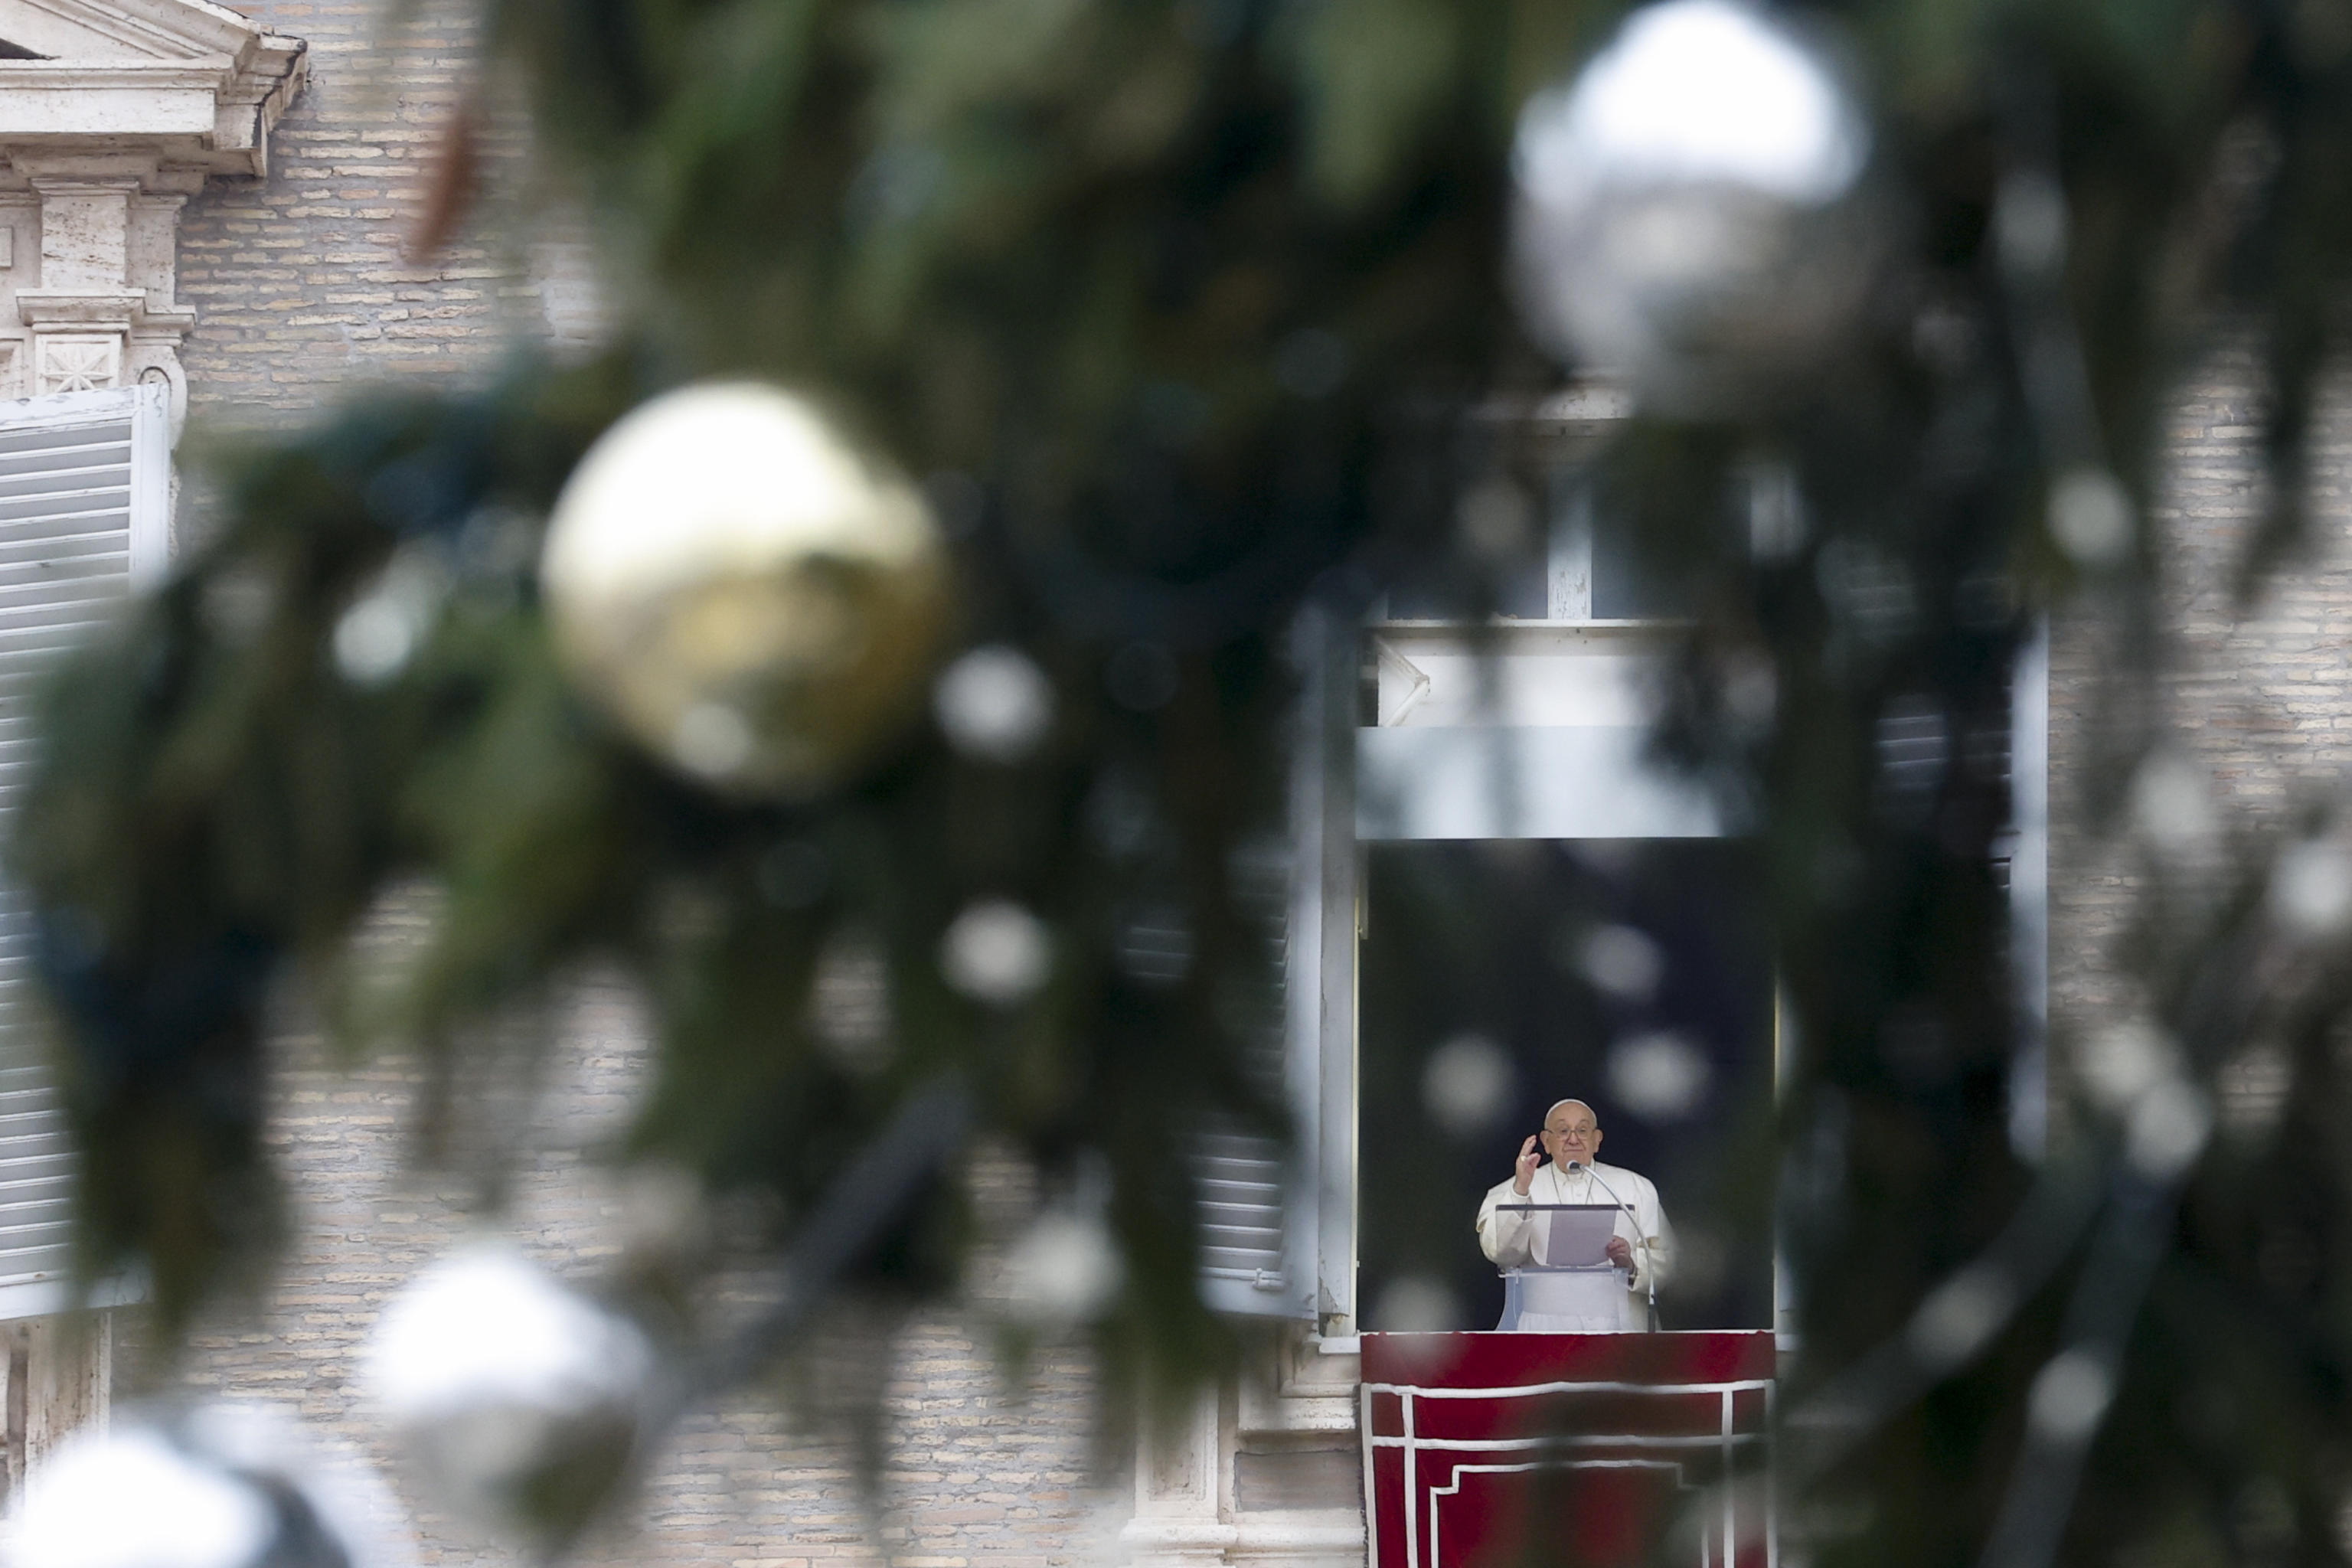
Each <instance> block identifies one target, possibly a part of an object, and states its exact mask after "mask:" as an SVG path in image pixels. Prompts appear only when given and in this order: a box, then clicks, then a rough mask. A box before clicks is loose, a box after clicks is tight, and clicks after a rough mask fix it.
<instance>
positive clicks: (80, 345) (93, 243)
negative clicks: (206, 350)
mask: <svg viewBox="0 0 2352 1568" xmlns="http://www.w3.org/2000/svg"><path fill="white" fill-rule="evenodd" d="M0 45H4V46H5V48H0V53H5V55H7V56H8V57H10V58H0V398H13V397H30V396H37V395H44V394H47V393H55V392H77V391H86V390H89V389H92V388H96V387H105V386H119V385H125V384H130V383H132V382H162V383H163V384H164V385H165V386H166V387H168V388H169V390H170V394H171V403H172V411H173V424H174V426H175V427H176V426H177V424H178V421H179V419H180V417H181V416H183V415H184V412H185V409H186V405H187V390H186V387H187V378H186V375H185V373H184V371H183V370H182V369H181V366H180V353H179V351H180V344H181V342H182V341H183V340H184V338H185V337H186V336H187V333H188V330H189V329H190V328H191V327H193V326H194V324H195V319H196V318H195V312H194V310H190V309H188V308H187V307H186V306H184V305H183V304H181V303H180V302H179V300H178V298H177V294H176V290H177V283H176V273H177V254H178V235H179V217H180V210H181V208H182V207H183V206H184V205H186V203H187V200H188V198H189V197H190V196H193V195H195V194H196V193H198V192H199V191H201V190H203V189H204V186H205V181H207V180H208V179H211V178H214V177H215V176H223V175H226V176H231V177H236V176H243V177H247V178H257V177H259V176H261V175H263V174H266V173H267V172H268V145H269V132H270V131H271V130H272V129H273V128H274V127H275V126H276V125H277V123H278V118H279V116H280V115H282V114H283V113H284V112H285V110H286V108H287V106H288V105H289V104H290V103H291V102H292V101H293V100H294V98H295V97H296V96H297V95H298V94H299V92H300V91H301V89H302V84H303V81H304V78H305V74H306V68H307V59H308V57H307V54H306V51H305V49H304V46H303V45H302V43H301V41H300V40H299V39H295V38H289V37H283V36H282V35H279V34H276V33H271V32H269V31H268V30H266V29H264V28H262V27H259V26H256V25H255V24H253V23H252V22H250V21H248V20H247V19H246V18H245V17H243V16H238V15H237V14H236V13H235V12H233V11H229V10H227V9H226V8H225V7H222V6H218V5H210V4H205V0H106V3H104V4H98V3H95V0H0ZM22 57H30V58H22Z"/></svg>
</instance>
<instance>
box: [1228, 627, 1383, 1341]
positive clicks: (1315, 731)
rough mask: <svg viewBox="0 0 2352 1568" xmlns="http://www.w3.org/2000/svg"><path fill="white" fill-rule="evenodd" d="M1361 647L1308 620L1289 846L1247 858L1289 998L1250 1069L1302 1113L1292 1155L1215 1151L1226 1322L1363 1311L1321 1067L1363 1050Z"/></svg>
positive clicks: (1337, 1130)
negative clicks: (1356, 890)
mask: <svg viewBox="0 0 2352 1568" xmlns="http://www.w3.org/2000/svg"><path fill="white" fill-rule="evenodd" d="M1352 641H1353V638H1352V626H1351V624H1349V623H1344V622H1341V621H1339V620H1338V619H1336V618H1335V617H1333V616H1329V615H1328V614H1326V613H1324V612H1322V611H1320V610H1317V609H1309V610H1308V611H1307V613H1306V614H1305V615H1303V616H1301V618H1300V624H1299V626H1298V627H1297V640H1296V645H1295V647H1296V656H1295V659H1294V663H1295V666H1296V668H1297V672H1298V675H1299V677H1300V687H1301V693H1300V703H1299V715H1298V724H1297V750H1296V752H1295V753H1294V762H1293V764H1292V772H1291V798H1290V818H1291V821H1290V834H1289V840H1288V842H1287V843H1286V844H1285V845H1280V846H1274V847H1268V848H1267V849H1266V850H1265V851H1264V852H1262V853H1260V854H1258V855H1255V856H1253V857H1251V858H1248V859H1247V861H1246V862H1245V863H1244V865H1243V866H1242V867H1241V868H1239V871H1240V875H1239V877H1238V878H1237V887H1238V889H1239V891H1240V894H1241V900H1240V901H1241V902H1242V903H1243V904H1244V907H1245V908H1246V909H1247V910H1248V911H1249V912H1250V913H1251V914H1252V915H1253V916H1255V918H1256V919H1257V920H1258V921H1261V922H1262V924H1263V929H1264V930H1265V931H1266V933H1267V940H1268V942H1270V943H1272V944H1273V950H1272V952H1271V953H1270V954H1269V958H1270V967H1271V969H1272V972H1273V973H1275V974H1276V976H1277V977H1278V978H1279V982H1280V987H1281V991H1280V994H1279V995H1278V996H1277V997H1276V1006H1275V1007H1274V1008H1273V1009H1272V1012H1273V1019H1272V1020H1271V1021H1270V1023H1269V1026H1268V1027H1267V1030H1266V1033H1265V1038H1264V1040H1263V1042H1262V1046H1261V1049H1260V1051H1259V1053H1258V1054H1257V1057H1256V1058H1255V1062H1254V1064H1253V1065H1254V1066H1255V1068H1256V1069H1257V1071H1258V1073H1259V1075H1260V1081H1261V1082H1262V1083H1264V1085H1265V1087H1266V1088H1267V1089H1270V1090H1274V1091H1276V1092H1277V1093H1278V1094H1279V1095H1280V1096H1281V1098H1282V1100H1283V1102H1284V1103H1285V1104H1286V1105H1287V1106H1288V1107H1289V1110H1290V1114H1291V1121H1292V1129H1293V1132H1294V1134H1295V1136H1294V1140H1293V1142H1292V1145H1291V1148H1290V1151H1289V1154H1288V1157H1287V1158H1285V1156H1284V1152H1283V1151H1282V1149H1281V1148H1280V1147H1279V1146H1278V1145H1276V1143H1274V1142H1272V1141H1271V1140H1268V1139H1264V1138H1250V1137H1241V1136H1234V1135H1232V1134H1218V1135H1213V1136H1211V1137H1209V1138H1206V1139H1204V1140H1203V1141H1202V1149H1201V1151H1200V1152H1199V1154H1198V1156H1197V1157H1196V1161H1195V1165H1194V1172H1195V1180H1196V1183H1197V1184H1198V1190H1199V1192H1200V1195H1201V1220H1202V1224H1201V1238H1202V1258H1201V1294H1202V1298H1203V1299H1204V1300H1207V1302H1208V1303H1209V1305H1210V1306H1212V1307H1213V1308H1215V1309H1216V1310H1219V1311H1224V1312H1236V1313H1244V1314H1247V1315H1250V1316H1253V1317H1280V1318H1297V1319H1304V1320H1307V1321H1325V1320H1328V1319H1332V1318H1335V1317H1336V1318H1339V1319H1344V1318H1346V1317H1347V1315H1348V1314H1349V1313H1350V1312H1351V1311H1352V1310H1353V1296H1354V1261H1353V1237H1352V1234H1351V1233H1348V1232H1346V1230H1345V1227H1344V1226H1339V1227H1338V1228H1335V1225H1334V1222H1335V1221H1337V1220H1340V1219H1344V1218H1345V1215H1344V1213H1343V1212H1342V1211H1344V1210H1345V1209H1346V1207H1347V1205H1348V1204H1349V1201H1350V1200H1351V1199H1352V1196H1353V1184H1352V1167H1349V1168H1348V1175H1349V1178H1350V1179H1349V1180H1346V1181H1341V1182H1338V1183H1335V1182H1334V1180H1333V1179H1332V1171H1333V1169H1334V1161H1335V1159H1336V1160H1339V1161H1340V1162H1341V1163H1343V1164H1344V1163H1345V1162H1346V1161H1347V1160H1349V1159H1352V1151H1353V1148H1354V1127H1353V1125H1352V1114H1351V1112H1350V1111H1349V1109H1348V1108H1349V1106H1351V1105H1352V1096H1353V1090H1354V1085H1353V1082H1352V1079H1349V1081H1346V1082H1344V1083H1339V1084H1337V1085H1335V1084H1333V1083H1332V1082H1330V1081H1328V1080H1329V1079H1330V1078H1331V1075H1330V1074H1328V1073H1327V1072H1326V1070H1325V1066H1324V1063H1325V1057H1326V1054H1327V1052H1328V1051H1329V1050H1330V1049H1331V1048H1332V1043H1333V1041H1334V1039H1335V1038H1337V1039H1339V1040H1341V1041H1343V1042H1344V1043H1345V1044H1346V1046H1347V1047H1348V1048H1349V1051H1350V1052H1352V1042H1353V1022H1352V1019H1351V1018H1350V1017H1349V1016H1347V1008H1348V1007H1349V1005H1352V1001H1353V973H1352V970H1351V969H1349V967H1348V965H1347V963H1346V962H1345V960H1344V958H1342V957H1339V956H1337V955H1339V954H1345V953H1348V952H1352V947H1351V946H1350V945H1349V944H1350V943H1352V941H1353V926H1354V911H1353V909H1352V907H1351V898H1352V895H1351V893H1350V891H1349V889H1351V887H1352V877H1353V868H1354V864H1355V812H1354V806H1353V805H1352V800H1353V794H1352V791H1351V790H1350V788H1349V775H1348V773H1347V769H1348V768H1349V765H1350V763H1352V761H1353V751H1352V743H1353V733H1354V718H1353V707H1352V703H1353V699H1354V685H1353V682H1354V673H1355V672H1354V668H1353V662H1352V658H1351V649H1352ZM1335 942H1336V943H1338V944H1339V946H1338V948H1337V949H1336V952H1335V948H1334V944H1335ZM1335 987H1336V990H1335ZM1335 996H1337V997H1339V999H1340V1002H1339V1007H1338V1009H1337V1010H1336V1012H1335V1008H1334V1005H1333V1003H1334V997H1335ZM1340 1077H1341V1078H1342V1079H1347V1078H1348V1075H1347V1074H1344V1073H1343V1074H1341V1075H1340ZM1334 1088H1338V1089H1340V1090H1342V1091H1343V1093H1342V1095H1341V1098H1340V1100H1339V1101H1337V1102H1335V1101H1334V1100H1333V1099H1332V1094H1331V1090H1332V1089H1334ZM1339 1123H1347V1124H1346V1125H1339ZM1327 1210H1328V1211H1330V1212H1328V1213H1327V1212H1326V1211H1327ZM1335 1245H1336V1247H1337V1250H1338V1251H1339V1253H1340V1254H1344V1257H1343V1258H1340V1259H1339V1261H1338V1262H1336V1263H1335V1262H1334V1260H1333V1259H1330V1258H1326V1257H1325V1253H1326V1251H1327V1250H1330V1249H1332V1248H1333V1247H1334V1246H1335Z"/></svg>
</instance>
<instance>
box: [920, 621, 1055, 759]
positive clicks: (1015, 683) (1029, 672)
mask: <svg viewBox="0 0 2352 1568" xmlns="http://www.w3.org/2000/svg"><path fill="white" fill-rule="evenodd" d="M931 710H932V712H933V713H934V714H935V715H936V716H937V717H938V719H939V721H940V730H941V731H944V732H945V733H946V735H947V738H948V742H949V743H950V744H951V745H953V746H954V747H955V749H956V750H957V751H960V752H965V753H967V754H968V755H971V756H975V757H981V758H984V759H986V760H987V761H989V762H992V763H1017V762H1019V761H1020V760H1021V759H1022V758H1024V757H1025V756H1027V755H1028V754H1029V753H1030V752H1033V751H1034V750H1035V749H1036V747H1037V742H1040V741H1042V740H1044V739H1045V731H1047V730H1049V729H1051V728H1052V727H1053V723H1054V688H1053V685H1052V683H1051V682H1049V681H1048V680H1047V679H1045V671H1044V670H1042V669H1039V668H1037V662H1036V660H1034V659H1033V658H1030V657H1029V656H1028V655H1027V654H1025V653H1023V652H1022V651H1021V650H1020V649H1019V648H1016V647H1006V646H1005V645H1004V644H1003V643H991V644H989V645H988V646H987V647H976V648H974V649H972V650H971V652H970V653H968V654H965V655H964V656H963V657H962V658H959V659H957V660H956V661H955V662H954V663H953V664H951V665H950V666H948V667H947V668H946V669H945V670H944V671H942V672H941V673H940V679H939V683H938V685H936V686H934V687H933V688H932V689H931Z"/></svg>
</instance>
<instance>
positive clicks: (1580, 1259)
mask: <svg viewBox="0 0 2352 1568" xmlns="http://www.w3.org/2000/svg"><path fill="white" fill-rule="evenodd" d="M1505 1206H1507V1207H1512V1208H1517V1207H1521V1206H1525V1207H1526V1208H1527V1209H1528V1211H1529V1212H1528V1223H1529V1224H1530V1225H1533V1226H1535V1227H1536V1230H1537V1234H1538V1235H1539V1236H1542V1237H1544V1242H1543V1245H1542V1246H1540V1247H1537V1248H1536V1249H1535V1256H1537V1257H1538V1258H1542V1259H1543V1262H1542V1263H1541V1264H1539V1265H1538V1268H1591V1267H1592V1266H1593V1265H1595V1264H1601V1263H1606V1262H1608V1261H1609V1238H1610V1237H1612V1236H1614V1235H1615V1234H1616V1233H1617V1215H1618V1209H1617V1206H1616V1205H1614V1204H1528V1205H1517V1204H1513V1205H1505Z"/></svg>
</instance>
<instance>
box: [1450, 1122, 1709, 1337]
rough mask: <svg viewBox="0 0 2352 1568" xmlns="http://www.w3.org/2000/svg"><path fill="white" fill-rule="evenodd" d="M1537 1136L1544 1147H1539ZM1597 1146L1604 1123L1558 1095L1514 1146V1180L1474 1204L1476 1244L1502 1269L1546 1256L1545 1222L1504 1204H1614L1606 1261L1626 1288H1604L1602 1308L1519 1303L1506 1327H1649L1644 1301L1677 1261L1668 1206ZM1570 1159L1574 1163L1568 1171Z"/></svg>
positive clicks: (1579, 1330) (1587, 1330)
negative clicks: (1531, 1132) (1601, 1159)
mask: <svg viewBox="0 0 2352 1568" xmlns="http://www.w3.org/2000/svg"><path fill="white" fill-rule="evenodd" d="M1538 1140H1540V1142H1542V1144H1543V1152H1542V1153H1538V1152H1537V1151H1536V1144H1537V1142H1538ZM1599 1152H1601V1124H1600V1121H1598V1119H1596V1118H1595V1117H1594V1116H1593V1114H1592V1108H1591V1106H1589V1105H1587V1104H1585V1103H1584V1101H1582V1100H1561V1101H1560V1102H1559V1104H1557V1105H1555V1106H1553V1107H1552V1108H1551V1109H1550V1110H1548V1111H1546V1112H1544V1127H1543V1131H1542V1132H1541V1133H1539V1134H1537V1135H1536V1136H1534V1137H1530V1138H1529V1139H1528V1141H1527V1142H1525V1143H1522V1144H1521V1145H1519V1160H1518V1167H1517V1170H1515V1171H1514V1172H1513V1173H1512V1174H1511V1179H1510V1180H1509V1181H1507V1182H1497V1183H1496V1184H1495V1185H1494V1187H1493V1188H1491V1189H1490V1190H1489V1191H1488V1192H1487V1194H1486V1201H1485V1202H1484V1203H1482V1204H1480V1205H1478V1245H1479V1246H1480V1247H1482V1248H1484V1249H1485V1251H1486V1256H1487V1258H1490V1259H1491V1260H1493V1262H1494V1263H1495V1265H1496V1267H1497V1268H1524V1267H1526V1266H1527V1265H1528V1264H1530V1263H1533V1264H1545V1263H1549V1262H1550V1261H1551V1259H1549V1258H1547V1257H1545V1256H1544V1244H1545V1240H1546V1233H1545V1230H1544V1229H1543V1227H1541V1226H1537V1225H1534V1224H1531V1223H1530V1221H1531V1220H1532V1219H1533V1218H1534V1216H1533V1215H1528V1214H1524V1213H1514V1212H1512V1210H1510V1209H1509V1208H1507V1207H1505V1206H1503V1205H1510V1204H1612V1205H1619V1207H1618V1213H1617V1221H1616V1234H1615V1235H1613V1236H1612V1237H1610V1238H1609V1260H1610V1261H1611V1262H1612V1263H1613V1264H1615V1265H1616V1266H1617V1268H1618V1269H1619V1271H1620V1277H1621V1279H1622V1281H1623V1289H1612V1290H1610V1291H1609V1292H1607V1295H1606V1297H1605V1298H1604V1300H1605V1302H1606V1306H1605V1308H1604V1309H1602V1310H1593V1311H1588V1312H1582V1313H1576V1314H1559V1313H1552V1312H1540V1311H1528V1310H1522V1311H1521V1312H1520V1314H1519V1318H1518V1321H1517V1322H1516V1323H1509V1324H1507V1326H1508V1327H1512V1328H1516V1329H1519V1330H1522V1331H1527V1332H1530V1333H1567V1334H1591V1333H1608V1332H1612V1331H1618V1330H1624V1329H1640V1328H1643V1327H1645V1326H1647V1324H1648V1322H1649V1313H1648V1309H1647V1307H1646V1305H1645V1303H1646V1301H1647V1300H1648V1298H1649V1297H1650V1295H1651V1292H1652V1290H1653V1289H1654V1287H1655V1286H1656V1285H1659V1284H1662V1283H1664V1280H1665V1278H1666V1276H1667V1273H1668V1272H1669V1271H1670V1270H1671V1269H1672V1268H1673V1267H1674V1249H1675V1233H1674V1230H1673V1228H1672V1227H1671V1226H1668V1225H1667V1224H1666V1212H1665V1210H1664V1208H1662V1207H1660V1206H1659V1205H1658V1189H1657V1188H1656V1187H1654V1186H1653V1185H1651V1184H1650V1181H1649V1178H1647V1177H1646V1176H1637V1175H1635V1174H1634V1173H1633V1172H1631V1171H1629V1170H1627V1169H1625V1168H1624V1167H1623V1166H1622V1165H1603V1164H1601V1163H1598V1162H1597V1161H1595V1160H1594V1159H1593V1156H1594V1155H1595V1154H1598V1153H1599ZM1544 1154H1549V1155H1550V1156H1551V1163H1550V1164H1549V1165H1546V1164H1544V1163H1543V1155H1544ZM1571 1165H1573V1166H1575V1167H1577V1168H1576V1169H1574V1170H1570V1168H1569V1167H1570V1166H1571ZM1539 1167H1540V1168H1539ZM1629 1209H1630V1210H1631V1211H1632V1212H1631V1213H1630V1214H1629V1213H1627V1212H1626V1211H1627V1210H1629ZM1554 1278H1559V1277H1558V1276H1555V1277H1554ZM1596 1305H1598V1303H1596Z"/></svg>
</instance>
